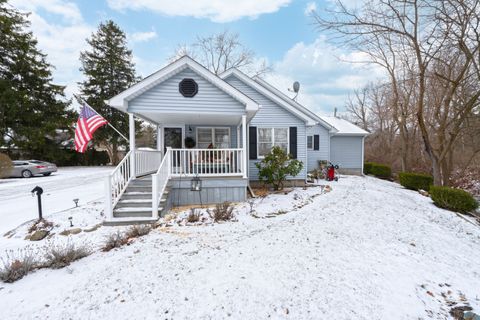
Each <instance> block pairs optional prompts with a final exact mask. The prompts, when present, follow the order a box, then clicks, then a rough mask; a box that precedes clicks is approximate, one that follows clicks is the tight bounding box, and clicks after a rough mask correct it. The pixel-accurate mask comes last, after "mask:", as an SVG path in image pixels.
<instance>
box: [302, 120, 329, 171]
mask: <svg viewBox="0 0 480 320" xmlns="http://www.w3.org/2000/svg"><path fill="white" fill-rule="evenodd" d="M313 135H318V136H319V141H320V143H319V150H313V149H311V150H307V153H308V154H307V160H308V165H307V170H308V171H311V170H313V169H316V168H318V161H319V160H329V156H330V154H329V153H330V134H329V132H328V129H326V128H325V127H324V126H322V125H319V124H317V125H315V126H311V127H307V136H313ZM312 140H313V138H312Z"/></svg>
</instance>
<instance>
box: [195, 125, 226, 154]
mask: <svg viewBox="0 0 480 320" xmlns="http://www.w3.org/2000/svg"><path fill="white" fill-rule="evenodd" d="M209 147H213V148H230V128H205V127H201V128H197V148H199V149H207V148H209Z"/></svg>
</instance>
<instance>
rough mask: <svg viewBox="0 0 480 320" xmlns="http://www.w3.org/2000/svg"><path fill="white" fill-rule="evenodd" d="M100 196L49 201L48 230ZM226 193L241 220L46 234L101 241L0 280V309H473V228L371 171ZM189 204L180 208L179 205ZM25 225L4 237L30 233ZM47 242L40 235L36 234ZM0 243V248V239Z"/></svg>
mask: <svg viewBox="0 0 480 320" xmlns="http://www.w3.org/2000/svg"><path fill="white" fill-rule="evenodd" d="M102 209H103V208H102V203H101V201H94V202H91V203H89V204H88V205H85V206H83V207H82V208H77V209H74V210H69V211H66V212H63V213H58V214H54V215H51V216H50V217H48V218H49V220H52V221H53V222H54V223H55V224H56V225H57V226H56V227H55V229H54V231H56V232H58V231H60V230H62V229H64V228H67V226H68V220H67V217H68V216H69V215H70V216H74V217H76V218H74V222H75V224H76V226H81V227H87V226H91V225H94V224H96V223H98V222H99V221H101V219H102V218H101V210H102ZM253 209H254V212H253V213H252V212H250V206H249V204H247V203H243V204H239V205H237V206H236V209H235V213H236V217H237V219H236V220H237V221H234V222H226V223H221V224H211V223H208V224H204V225H200V226H173V227H164V228H158V229H155V230H153V231H152V232H151V233H150V234H149V235H147V236H145V237H142V238H138V239H136V240H135V241H134V242H133V243H132V244H131V245H129V246H124V247H122V248H120V249H114V250H112V251H110V252H107V253H105V252H101V251H99V250H98V248H99V247H100V246H101V244H102V242H103V241H104V240H105V236H106V235H107V234H109V233H113V232H116V231H117V229H120V230H122V229H124V228H125V227H101V228H99V229H98V230H97V231H94V232H91V233H85V232H82V233H80V234H78V235H72V236H70V237H62V236H58V235H55V236H54V237H52V239H50V240H44V241H67V240H65V239H70V241H75V242H88V243H90V244H91V245H92V246H93V247H94V248H96V249H97V251H96V252H95V253H94V254H93V255H91V256H89V257H87V258H84V259H82V260H80V261H77V262H75V263H73V264H72V265H71V266H70V267H67V268H64V269H59V270H49V269H43V270H38V271H36V272H34V273H32V274H29V275H27V276H26V277H25V278H23V279H21V280H19V281H17V282H15V283H13V284H5V283H0V310H1V316H0V317H1V318H2V319H32V318H38V319H85V318H87V319H89V318H95V319H97V318H103V319H119V318H121V319H157V318H158V319H160V318H161V319H225V318H231V319H266V318H271V319H449V317H450V316H449V315H448V312H449V309H450V307H451V306H452V305H454V304H458V305H462V304H466V303H468V304H470V305H471V306H472V307H473V308H474V309H475V310H476V311H477V313H478V312H479V311H480V271H479V268H478V266H479V264H480V250H479V247H480V229H479V227H478V226H476V225H473V224H471V223H469V222H468V221H466V220H464V219H462V218H460V217H458V216H457V215H455V214H453V213H451V212H449V211H445V210H442V209H439V208H436V207H435V206H434V205H433V204H432V203H431V201H430V199H429V198H426V197H423V196H421V195H419V194H418V193H416V192H413V191H409V190H405V189H403V188H401V187H400V186H399V185H397V184H395V183H391V182H387V181H382V180H378V179H375V178H371V177H366V178H363V177H341V179H340V181H339V182H337V183H332V191H331V192H324V190H323V192H322V189H321V188H320V187H316V188H309V189H308V190H302V189H295V190H294V191H292V192H290V193H289V194H288V195H283V194H278V195H270V196H268V197H266V198H263V199H256V200H255V202H254V204H253ZM179 215H180V216H181V215H185V213H180V214H179ZM25 229H26V226H23V227H20V228H18V229H16V231H15V232H14V233H11V234H10V238H7V237H3V238H1V239H0V248H20V247H25V246H26V245H29V246H32V245H45V244H36V243H35V244H34V243H31V242H28V241H25V240H23V236H24V234H25ZM42 242H43V241H42ZM0 254H1V253H0Z"/></svg>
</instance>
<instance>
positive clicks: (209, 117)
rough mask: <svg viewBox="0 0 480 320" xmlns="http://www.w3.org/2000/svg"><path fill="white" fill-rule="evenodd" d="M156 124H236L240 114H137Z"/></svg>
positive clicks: (238, 121)
mask: <svg viewBox="0 0 480 320" xmlns="http://www.w3.org/2000/svg"><path fill="white" fill-rule="evenodd" d="M139 116H140V117H141V116H143V117H145V118H147V119H149V120H152V121H154V122H156V123H157V124H191V125H235V126H236V125H238V124H239V123H240V122H241V121H242V115H241V114H221V113H220V114H218V113H217V114H204V113H156V112H152V113H142V114H140V115H139Z"/></svg>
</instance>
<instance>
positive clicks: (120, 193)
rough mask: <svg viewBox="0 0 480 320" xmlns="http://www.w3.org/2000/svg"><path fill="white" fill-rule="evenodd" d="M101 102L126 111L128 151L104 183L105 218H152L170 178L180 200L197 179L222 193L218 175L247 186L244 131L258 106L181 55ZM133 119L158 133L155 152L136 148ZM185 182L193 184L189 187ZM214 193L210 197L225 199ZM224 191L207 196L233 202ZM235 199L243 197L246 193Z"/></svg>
mask: <svg viewBox="0 0 480 320" xmlns="http://www.w3.org/2000/svg"><path fill="white" fill-rule="evenodd" d="M107 103H108V104H109V105H110V106H112V107H114V108H116V109H118V110H120V111H122V112H125V113H128V115H129V124H130V130H129V131H130V133H129V146H130V148H129V149H130V151H129V153H128V154H127V156H126V157H125V158H124V159H123V160H122V162H121V163H120V164H119V165H118V166H117V168H116V169H115V170H114V171H113V172H112V174H111V175H110V177H109V179H108V181H107V198H108V199H107V208H106V212H107V215H108V218H107V220H108V219H112V220H114V218H117V217H121V216H135V215H136V216H141V217H145V218H149V219H157V218H158V217H159V212H161V211H162V210H164V209H165V206H167V205H168V203H170V202H169V201H168V197H169V192H170V189H171V188H172V187H173V186H174V185H175V184H173V180H178V181H183V182H182V183H181V185H182V187H179V188H178V190H177V191H176V192H177V193H178V192H181V193H184V195H185V193H189V192H198V191H200V190H195V188H198V185H197V186H196V187H194V186H193V182H194V181H195V180H198V179H210V180H209V183H208V185H209V187H210V188H216V189H215V190H221V189H222V188H228V184H227V183H225V185H224V186H222V182H223V181H224V180H222V178H223V179H225V181H227V180H229V181H230V182H232V179H237V180H241V181H243V182H241V183H237V182H234V183H230V185H231V186H232V187H235V188H239V187H243V188H244V189H246V183H247V182H248V180H247V179H248V169H247V168H248V165H247V164H248V156H247V141H248V137H247V134H248V131H247V126H248V123H249V121H250V120H251V119H252V118H253V117H254V116H255V114H256V112H257V111H258V109H259V107H260V106H259V104H258V103H257V102H255V101H254V100H252V99H251V98H249V97H248V96H246V95H245V94H243V93H242V92H241V91H239V90H237V89H236V88H234V87H233V86H231V85H229V84H228V83H226V82H225V81H223V80H222V79H221V78H219V77H218V76H216V75H214V74H213V73H211V72H210V71H208V70H207V69H205V68H204V67H203V66H201V65H199V64H198V63H197V62H195V61H194V60H192V59H191V58H189V57H186V56H185V57H182V58H180V59H179V60H177V61H175V62H174V63H172V64H170V65H168V66H167V67H165V68H163V69H161V70H159V71H157V72H156V73H154V74H152V75H150V76H149V77H146V78H145V79H144V80H142V81H141V82H139V83H137V84H136V85H134V86H132V87H130V88H129V89H127V90H125V91H123V92H121V93H120V94H118V95H117V96H115V97H113V98H112V99H110V100H108V101H107ZM136 119H140V120H142V121H146V122H149V123H150V124H152V125H153V126H154V127H155V128H156V145H155V146H154V148H151V149H149V150H145V149H141V148H138V147H137V145H136V137H135V133H136V131H135V120H136ZM141 177H143V179H140V178H141ZM145 177H147V178H145ZM187 179H188V180H187ZM185 181H192V186H191V188H186V187H185ZM179 185H180V183H179ZM215 190H213V191H212V190H209V191H212V192H210V193H208V194H214V195H215V194H219V195H221V194H224V193H222V192H217V191H215ZM200 194H201V193H200ZM208 194H205V196H207V195H208ZM225 194H226V196H218V197H217V198H212V197H210V196H208V198H209V199H215V201H216V202H223V201H231V200H239V199H238V198H233V196H232V199H230V198H229V196H228V195H229V194H230V195H233V194H239V193H238V192H235V193H225ZM240 194H243V198H242V199H240V200H244V198H245V192H244V193H240ZM179 196H180V195H179ZM186 198H189V199H193V198H194V197H190V196H188V197H186ZM140 204H141V205H140ZM147 205H148V207H147ZM122 206H125V207H126V208H130V207H131V208H133V209H122V208H121V207H122ZM134 209H135V210H134ZM147 209H148V210H147ZM126 212H128V214H127V213H126ZM136 212H137V213H138V212H141V214H137V213H136Z"/></svg>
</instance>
